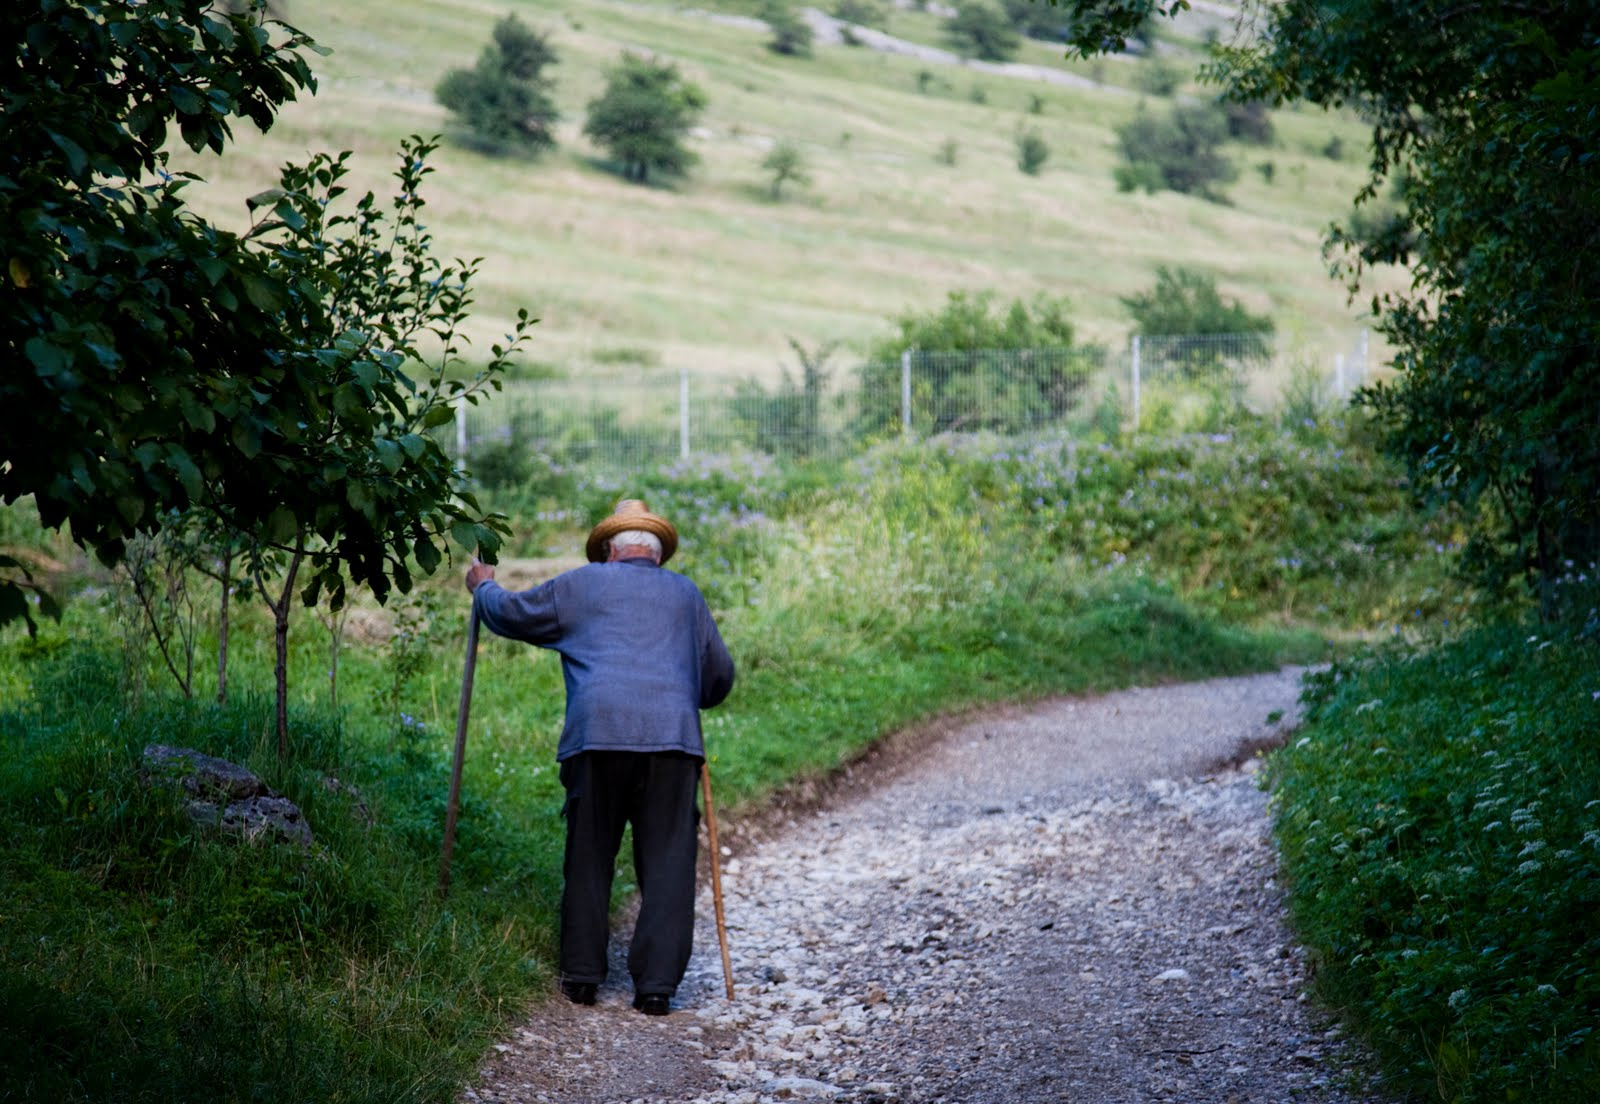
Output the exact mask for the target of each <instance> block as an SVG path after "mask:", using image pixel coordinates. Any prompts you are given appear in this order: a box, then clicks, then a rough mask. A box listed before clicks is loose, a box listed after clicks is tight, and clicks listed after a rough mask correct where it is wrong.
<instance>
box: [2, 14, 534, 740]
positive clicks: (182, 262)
mask: <svg viewBox="0 0 1600 1104" xmlns="http://www.w3.org/2000/svg"><path fill="white" fill-rule="evenodd" d="M0 20H3V22H0V28H9V29H11V30H12V31H13V34H12V35H11V36H10V40H11V41H14V42H15V43H16V46H15V51H16V62H17V63H16V65H15V66H13V67H12V68H10V69H9V70H8V71H7V73H8V76H7V77H6V78H5V81H6V83H5V86H4V96H5V102H6V111H5V112H4V113H3V115H0V137H4V138H5V139H6V141H5V143H4V144H3V145H4V152H3V153H0V158H4V159H5V160H4V161H0V203H3V204H4V207H3V210H0V215H3V217H0V235H4V237H3V238H0V253H3V254H4V255H5V256H6V257H7V262H8V274H9V276H10V279H11V283H12V287H11V289H10V290H11V293H10V294H9V295H8V296H7V297H6V299H5V305H4V307H3V315H0V347H3V348H4V349H5V350H6V354H7V356H8V364H12V363H14V364H15V365H16V366H17V370H16V371H8V372H7V373H6V374H5V376H4V377H3V379H0V400H3V402H4V405H5V409H6V417H7V419H8V422H7V432H6V433H5V435H4V445H3V448H4V452H3V454H0V497H3V499H4V500H5V501H6V502H12V501H15V500H16V499H17V498H18V497H21V496H24V495H31V496H32V501H33V503H34V505H35V508H36V509H37V513H38V517H39V520H40V521H41V523H42V524H43V525H44V526H45V527H47V528H58V527H60V526H62V525H67V526H70V529H71V534H72V537H73V539H74V540H76V541H77V542H78V543H80V544H82V545H84V546H86V547H88V548H91V549H93V550H94V551H95V552H96V553H97V554H98V555H99V556H100V558H101V559H102V560H103V561H105V562H106V563H115V562H116V561H117V560H119V559H120V558H121V556H122V554H123V550H124V547H125V545H126V542H127V541H128V540H129V539H130V538H132V537H135V536H138V535H141V534H149V533H152V532H154V531H157V530H159V529H160V528H161V527H162V526H163V525H164V524H167V523H168V522H169V521H170V520H171V518H172V517H173V516H174V514H175V513H182V512H185V511H200V512H202V513H205V514H208V515H210V516H212V517H213V518H215V519H218V520H220V522H221V523H222V525H223V527H224V528H226V529H227V530H228V531H229V532H231V533H232V534H234V535H235V536H237V537H239V538H241V539H243V540H246V541H248V542H249V544H250V548H251V550H252V554H253V555H254V556H255V561H254V562H255V563H256V564H257V565H258V566H259V565H260V564H261V563H262V562H263V559H264V558H265V557H266V556H268V555H269V554H281V555H282V556H284V557H286V558H287V564H288V567H287V570H286V573H285V577H284V580H283V583H282V587H283V595H282V597H280V598H279V599H278V601H279V604H280V605H282V606H284V607H285V609H286V607H287V603H288V601H289V597H290V595H291V594H292V593H294V591H295V586H296V578H297V570H298V568H299V566H300V565H301V563H303V562H305V563H308V571H309V580H307V581H306V582H307V585H306V587H305V590H304V592H303V597H304V600H305V601H306V603H307V604H315V602H316V601H317V599H318V597H319V596H320V595H321V594H323V593H327V594H329V595H330V600H331V601H332V603H333V604H334V605H335V606H337V605H338V604H339V603H340V601H342V598H343V594H344V590H345V585H346V582H347V581H349V582H354V583H356V584H358V585H364V586H367V587H370V588H371V589H372V591H373V592H374V593H375V594H376V595H377V596H378V598H379V600H380V601H381V600H382V599H383V598H384V597H386V596H387V594H388V593H389V591H390V590H391V589H392V588H398V589H400V590H402V591H404V590H406V589H407V588H408V587H409V586H410V584H411V580H412V576H413V569H414V568H420V570H421V571H422V572H423V573H426V572H428V571H431V570H432V569H433V567H434V566H436V565H437V564H438V563H439V562H440V561H441V558H442V555H443V552H442V546H443V545H444V544H445V542H446V541H447V540H448V539H449V538H450V537H452V536H453V537H454V538H455V539H456V540H457V541H459V542H460V543H462V544H464V545H466V546H467V547H473V546H476V545H478V544H483V545H484V546H485V547H486V549H487V550H488V552H489V554H491V555H492V552H493V548H494V546H495V545H496V544H497V542H498V539H499V534H498V532H497V531H496V530H495V528H494V525H493V519H486V518H484V517H483V515H482V512H481V511H478V510H477V509H476V508H475V506H474V504H473V503H472V501H471V498H470V496H468V497H466V498H463V497H461V495H460V494H459V492H461V491H462V490H464V489H465V488H464V487H463V486H462V479H461V474H460V473H459V472H457V471H455V469H454V468H453V466H452V464H451V462H450V461H449V460H448V459H447V458H446V457H445V456H444V454H443V453H442V451H441V450H440V449H439V446H438V444H437V442H436V441H434V440H433V438H432V437H431V435H430V431H432V430H434V429H436V428H437V427H438V426H440V425H442V424H443V423H444V422H446V421H448V420H449V419H450V418H451V416H452V406H451V402H452V400H453V399H454V398H456V397H458V396H461V395H463V394H470V393H471V392H473V391H474V390H475V389H476V388H477V387H480V386H482V385H483V384H484V383H485V382H487V380H488V379H489V378H490V377H492V376H493V375H494V374H495V373H496V372H498V371H499V370H500V368H501V367H502V366H503V364H504V357H505V356H506V355H508V354H509V352H510V351H511V349H512V348H514V347H515V345H516V344H517V342H518V341H519V340H520V337H521V331H522V330H523V329H524V328H525V327H526V326H527V325H528V320H527V318H526V316H525V315H523V316H522V317H521V318H520V319H519V322H518V323H517V325H516V328H515V332H514V333H513V334H512V335H510V336H509V337H508V339H507V344H506V345H505V346H504V347H501V348H496V349H495V350H494V351H493V353H492V356H491V358H490V359H489V361H488V363H487V365H486V366H485V367H484V369H483V370H482V372H481V373H480V374H479V375H478V376H477V377H476V378H474V379H472V380H470V381H469V382H465V383H463V382H461V381H459V380H457V379H455V376H456V375H457V374H458V372H457V369H458V368H459V361H460V357H461V347H462V344H463V339H462V338H461V336H460V323H461V319H462V318H463V317H464V314H465V311H466V307H467V305H468V304H469V303H470V302H471V299H470V295H469V293H468V291H467V282H468V280H469V279H470V276H471V274H472V270H473V266H472V265H471V264H464V265H463V264H457V265H455V266H446V265H443V264H441V263H439V262H437V261H436V260H434V259H433V258H431V257H430V255H429V250H430V246H431V239H430V237H429V235H428V234H427V232H426V229H425V228H424V227H423V225H422V224H421V222H420V221H419V219H418V217H417V213H418V211H419V210H420V209H421V207H422V203H423V201H422V199H421V198H420V195H419V187H420V183H421V180H422V178H423V177H424V176H425V175H426V173H427V172H429V171H431V170H430V169H429V168H428V167H427V166H426V164H425V158H426V156H427V154H428V153H429V152H431V149H432V146H431V144H429V143H425V142H422V141H421V140H412V141H411V142H409V143H407V145H406V146H405V148H404V149H403V150H402V157H401V160H402V164H401V169H400V172H399V174H398V176H399V180H400V186H401V196H400V198H399V199H398V200H397V202H396V206H395V212H394V215H393V217H392V220H388V221H386V219H385V217H384V215H383V213H382V212H381V210H380V209H379V208H378V207H377V205H376V203H375V201H374V200H373V197H372V196H371V195H370V194H369V195H368V196H367V197H366V198H365V199H364V200H362V201H361V202H360V203H359V204H358V206H357V210H356V212H355V213H354V214H351V215H342V214H340V213H338V210H337V208H336V207H335V206H333V203H334V201H335V200H336V199H337V198H338V197H339V195H340V194H341V192H342V191H343V188H342V185H341V184H340V183H339V181H340V178H341V177H342V175H343V172H344V167H343V158H337V159H335V158H328V157H325V156H318V157H315V158H313V159H312V160H311V162H310V163H309V164H307V165H305V166H290V167H289V168H286V169H285V170H284V173H283V175H282V178H281V180H280V187H278V188H276V189H271V190H269V191H266V192H262V193H260V194H258V195H257V196H255V197H253V198H252V199H251V200H250V207H251V209H252V211H254V212H255V213H256V215H257V217H258V219H259V221H258V222H257V224H256V225H255V226H254V227H253V228H252V229H251V230H250V232H249V233H248V234H245V235H243V236H234V235H230V234H225V233H221V232H219V231H217V230H215V229H214V228H212V227H211V226H209V225H208V224H206V223H205V222H204V221H203V220H201V219H199V218H197V217H196V216H195V215H194V214H193V213H192V212H190V211H189V210H188V209H187V208H186V206H185V204H184V201H183V197H182V194H181V192H182V187H183V185H184V183H186V181H185V180H184V179H182V178H177V177H174V176H173V175H172V174H169V173H167V172H166V170H165V165H166V163H167V161H166V157H167V155H166V153H165V152H164V151H163V149H162V145H163V142H164V141H165V138H166V135H167V127H168V125H169V123H176V124H177V126H178V129H179V132H180V134H181V135H182V136H183V138H184V139H185V141H186V142H188V143H189V144H190V145H191V146H193V147H195V148H196V149H200V148H210V149H213V150H216V151H219V152H220V151H221V150H222V149H223V148H224V146H225V145H226V142H227V140H228V137H229V133H230V132H229V129H228V121H229V119H230V118H231V117H234V116H239V115H243V116H247V117H249V118H250V119H251V120H252V121H253V122H255V123H256V124H257V125H259V126H262V127H265V126H267V125H269V124H270V123H271V121H272V118H273V112H274V110H275V109H276V108H277V107H278V106H279V105H280V104H282V103H283V102H285V101H286V100H288V99H291V98H292V97H293V94H294V90H295V88H296V87H308V86H309V85H310V83H311V82H310V75H309V72H308V71H307V69H306V66H305V62H304V60H303V58H302V57H301V52H302V51H304V50H308V49H311V44H310V43H309V41H308V40H306V39H304V38H303V37H302V36H300V35H298V34H297V33H296V32H293V31H292V30H290V29H288V28H283V27H281V26H275V25H272V24H263V23H262V21H261V19H260V17H259V15H257V14H244V15H238V16H231V15H225V14H222V13H219V12H218V11H216V10H214V9H212V8H210V7H209V6H207V5H206V4H203V3H200V2H197V0H156V2H152V3H149V4H140V5H126V4H102V3H62V4H57V3H50V4H42V5H40V6H37V7H35V8H29V7H28V6H26V5H23V6H20V7H19V6H16V5H13V6H10V7H7V8H6V9H5V14H4V15H3V16H0ZM447 377H449V378H447ZM14 562H15V561H14V558H8V560H7V561H6V562H5V563H0V567H5V566H7V565H9V564H12V563H14ZM27 609H28V606H27V604H26V602H25V600H24V599H23V597H22V595H21V594H20V588H19V587H18V585H17V584H16V582H15V581H14V580H9V579H7V580H0V618H6V619H9V618H11V617H15V616H16V615H17V614H19V613H20V614H26V612H27ZM285 616H286V615H285ZM281 729H282V724H281V722H280V732H281Z"/></svg>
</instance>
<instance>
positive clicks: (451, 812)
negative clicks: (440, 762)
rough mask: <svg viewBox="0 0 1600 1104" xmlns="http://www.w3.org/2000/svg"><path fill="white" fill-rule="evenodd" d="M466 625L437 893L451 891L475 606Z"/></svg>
mask: <svg viewBox="0 0 1600 1104" xmlns="http://www.w3.org/2000/svg"><path fill="white" fill-rule="evenodd" d="M470 616H471V618H472V621H471V624H470V625H469V626H468V628H467V666H466V670H465V671H463V672H462V674H461V707H460V708H459V709H458V710H456V753H455V758H454V759H453V760H452V761H451V763H450V797H449V800H448V801H447V802H446V804H445V812H444V852H443V854H441V855H440V857H439V896H441V897H444V896H447V895H448V894H449V893H450V854H451V852H453V851H454V850H455V849H456V813H457V811H458V810H459V809H460V806H461V760H462V759H463V758H465V757H466V753H467V711H468V710H469V709H470V708H471V706H472V670H473V668H474V667H476V666H477V664H478V607H477V606H476V605H474V606H473V607H472V613H471V615H470Z"/></svg>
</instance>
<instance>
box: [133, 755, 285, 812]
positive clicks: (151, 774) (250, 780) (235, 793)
mask: <svg viewBox="0 0 1600 1104" xmlns="http://www.w3.org/2000/svg"><path fill="white" fill-rule="evenodd" d="M144 776H145V778H146V779H147V780H148V779H164V780H168V781H173V782H177V783H178V784H179V785H181V786H182V787H183V790H184V792H185V793H187V794H189V795H190V796H192V797H199V798H205V799H207V800H218V799H221V800H227V801H237V800H242V799H244V798H248V797H263V796H265V795H267V794H270V793H271V792H272V791H271V790H269V789H267V786H266V783H264V782H262V781H261V779H259V778H257V777H256V776H255V775H254V774H252V773H251V772H250V771H248V770H246V769H245V768H244V767H241V766H239V765H238V764H237V763H230V762H228V760H226V759H218V758H217V757H216V756H214V755H207V754H205V753H204V752H201V751H196V750H195V749H194V748H175V747H168V746H167V745H166V744H151V745H150V746H149V747H147V748H145V749H144Z"/></svg>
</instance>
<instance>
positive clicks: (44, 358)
mask: <svg viewBox="0 0 1600 1104" xmlns="http://www.w3.org/2000/svg"><path fill="white" fill-rule="evenodd" d="M23 348H24V349H25V350H26V351H27V354H28V359H29V360H30V361H31V362H32V363H33V367H34V370H35V371H36V372H38V373H39V375H41V376H59V375H61V374H62V373H63V372H66V371H67V370H68V369H70V368H71V367H72V354H71V353H69V352H68V351H67V350H65V349H63V348H62V347H61V346H59V345H57V344H55V343H54V342H50V341H46V340H45V339H44V338H42V337H35V338H30V339H29V340H28V343H27V345H25V346H23Z"/></svg>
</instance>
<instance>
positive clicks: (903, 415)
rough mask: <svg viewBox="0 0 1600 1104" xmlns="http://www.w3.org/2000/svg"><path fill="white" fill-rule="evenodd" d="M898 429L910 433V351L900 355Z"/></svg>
mask: <svg viewBox="0 0 1600 1104" xmlns="http://www.w3.org/2000/svg"><path fill="white" fill-rule="evenodd" d="M900 428H901V429H903V430H904V431H905V432H906V434H907V435H908V436H909V435H910V433H911V350H910V349H906V350H905V351H904V352H902V353H901V354H900Z"/></svg>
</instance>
